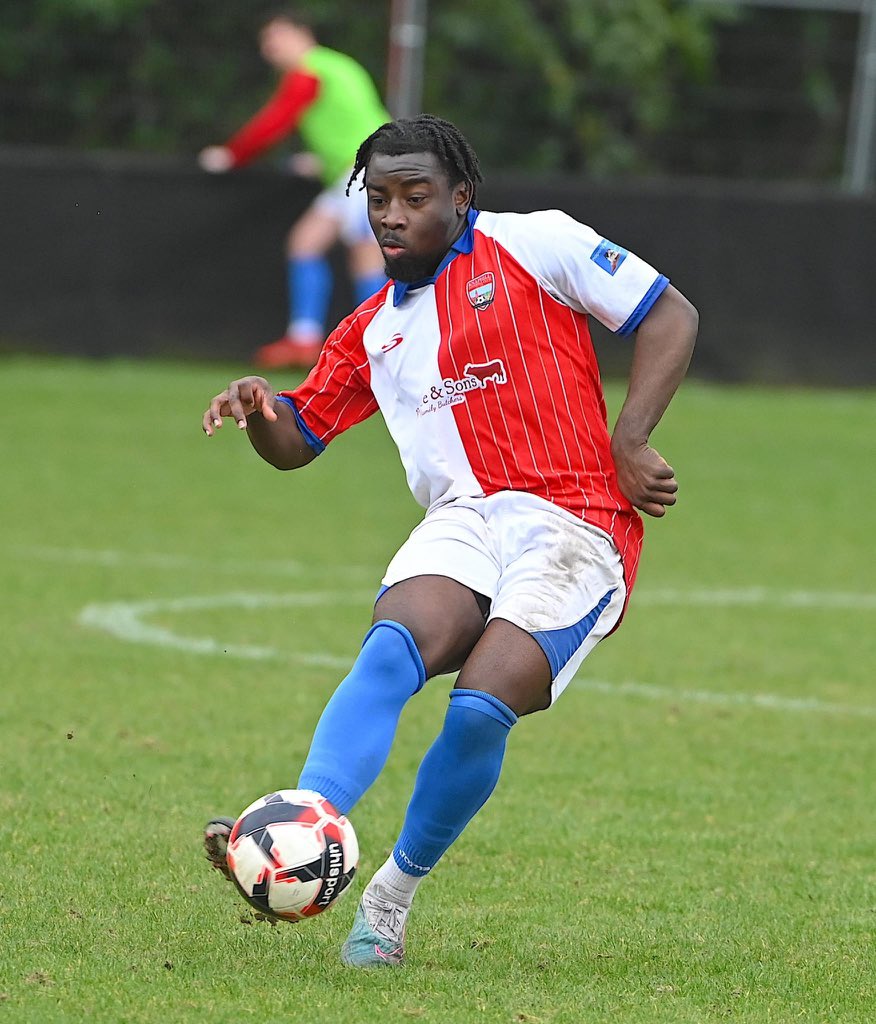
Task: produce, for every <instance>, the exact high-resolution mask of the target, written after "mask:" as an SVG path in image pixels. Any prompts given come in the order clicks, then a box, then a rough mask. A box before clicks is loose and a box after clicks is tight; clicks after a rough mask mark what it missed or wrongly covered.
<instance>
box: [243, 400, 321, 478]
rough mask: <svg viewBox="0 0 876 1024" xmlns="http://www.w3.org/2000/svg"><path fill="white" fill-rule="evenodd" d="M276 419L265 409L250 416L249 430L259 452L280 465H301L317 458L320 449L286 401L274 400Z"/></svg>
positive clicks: (278, 466) (270, 461)
mask: <svg viewBox="0 0 876 1024" xmlns="http://www.w3.org/2000/svg"><path fill="white" fill-rule="evenodd" d="M274 411H275V412H276V413H277V419H276V421H274V422H272V421H270V420H266V419H265V417H264V416H262V415H261V413H257V412H253V413H250V414H249V415H248V416H247V418H246V434H247V437H248V438H249V441H250V444H251V445H252V446H253V448H255V450H256V451H257V452H258V454H259V455H260V456H261V457H262V458H263V459H264V460H265V462H268V463H270V464H271V465H272V466H274V467H275V468H276V469H299V468H300V467H301V466H306V465H307V463H308V462H312V461H313V460H314V459H315V458H316V452H315V451H314V450H313V449H312V448H311V447H310V445H309V444H308V443H307V442H306V441H305V440H304V435H303V434H302V433H301V431H300V430H299V428H298V424H297V423H296V421H295V416H294V414H293V413H292V410H291V409H290V408H289V406H288V405H287V404H286V403H285V402H279V401H275V402H274Z"/></svg>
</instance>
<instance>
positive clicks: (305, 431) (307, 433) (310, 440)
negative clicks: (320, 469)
mask: <svg viewBox="0 0 876 1024" xmlns="http://www.w3.org/2000/svg"><path fill="white" fill-rule="evenodd" d="M277 401H278V402H285V404H286V405H288V406H289V408H290V409H291V410H292V415H293V416H294V417H295V422H296V423H297V424H298V429H299V430H300V431H301V436H302V437H303V438H304V440H305V441H306V442H307V444H308V445H309V447H311V448H312V449H313V450H314V451H315V452H316V454H317V455H322V453H323V452H324V451H325V444H324V443H323V442H322V441H320V439H319V438H318V437H317V436H316V434H314V432H313V431H312V430H311V429H310V427H308V425H307V424H306V423H305V422H304V420H303V419H302V418H301V413H300V412H299V411H298V406H297V405H296V404H295V403H294V402H293V401H292V399H291V398H290V397H289V396H288V395H277Z"/></svg>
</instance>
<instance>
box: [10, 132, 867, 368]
mask: <svg viewBox="0 0 876 1024" xmlns="http://www.w3.org/2000/svg"><path fill="white" fill-rule="evenodd" d="M315 191H316V187H315V186H314V185H311V184H310V183H305V182H303V181H301V180H298V179H294V178H290V177H286V176H283V175H281V174H278V173H275V172H273V171H271V170H268V169H263V168H255V169H252V170H247V171H241V172H237V173H235V174H231V175H226V176H222V177H211V176H207V175H205V174H202V173H201V172H200V171H199V170H198V169H197V168H195V167H193V166H191V164H188V163H183V162H182V161H175V160H159V159H153V158H150V159H146V158H142V157H138V158H134V157H131V156H128V155H82V154H71V153H68V152H51V151H31V150H24V149H13V148H7V149H5V150H3V149H0V225H2V236H0V237H2V276H0V346H2V347H3V348H4V349H6V350H7V351H8V350H13V351H31V352H52V353H56V352H63V353H71V354H80V355H89V356H107V355H116V354H119V355H143V356H147V355H156V354H160V355H178V356H193V357H199V358H200V357H215V358H228V359H233V360H239V361H241V362H245V361H246V359H247V357H248V355H249V353H250V352H251V351H252V350H253V349H254V348H255V347H257V346H258V345H260V344H262V343H264V342H266V341H271V340H273V339H274V338H276V337H278V336H279V335H280V334H282V332H283V328H284V326H285V317H286V298H285V283H284V266H283V241H284V236H285V234H286V231H287V230H288V227H289V225H290V224H291V223H292V221H293V220H294V219H295V217H296V216H297V214H298V213H299V212H300V211H301V210H302V209H304V207H305V206H306V205H307V203H308V202H309V201H310V199H311V198H312V196H313V195H314V194H315ZM481 206H482V207H483V208H485V209H509V210H520V211H525V210H534V209H543V208H546V207H560V208H562V209H565V210H566V211H567V212H569V213H571V214H572V215H573V216H575V217H577V218H578V219H580V220H583V221H585V222H586V223H588V224H591V225H592V226H593V227H594V228H595V229H596V230H597V231H599V232H601V233H603V234H605V235H606V236H607V237H608V238H610V239H611V240H612V241H615V242H618V243H620V244H621V245H624V246H626V247H628V248H630V249H632V250H634V251H635V252H638V253H639V255H641V256H643V257H644V258H645V259H647V260H649V262H651V263H653V264H654V265H655V266H657V267H658V268H659V269H660V270H662V271H663V272H664V273H665V274H667V275H668V276H669V277H670V278H671V279H672V280H673V282H674V283H675V284H676V286H677V287H679V288H680V289H681V290H682V291H683V292H685V294H687V295H688V297H689V298H690V299H691V300H692V301H693V302H694V303H695V305H697V306H698V308H699V310H700V315H701V330H700V340H699V343H698V346H697V353H696V357H695V363H694V372H695V373H697V374H698V375H699V376H703V377H709V378H715V379H723V380H728V381H763V382H770V383H807V384H825V385H865V384H873V383H876V358H874V351H876V329H874V324H876V198H874V197H872V196H871V197H869V198H866V199H852V198H850V197H846V196H843V195H839V194H836V193H833V192H826V191H824V190H813V189H811V188H810V189H805V190H804V189H795V190H788V189H779V188H776V187H772V188H768V187H765V186H757V187H755V186H751V187H747V186H743V185H738V184H737V185H733V184H727V183H718V182H671V183H663V182H661V183H656V182H653V183H641V182H639V183H634V184H623V185H621V184H619V185H605V184H595V183H593V182H588V181H580V182H579V181H573V180H569V179H561V180H552V181H548V180H539V181H533V180H531V179H526V180H524V179H515V178H513V177H511V176H508V175H502V174H499V173H491V174H489V175H488V182H487V184H486V185H485V186H483V188H482V194H481ZM342 255H343V254H342V253H341V252H338V253H335V254H334V256H333V261H334V264H335V269H336V271H337V276H338V281H339V287H338V290H337V293H336V297H335V302H334V308H333V321H336V320H338V319H340V317H341V316H343V315H344V313H345V312H347V311H348V309H349V308H350V305H351V298H350V292H349V287H348V285H347V282H346V279H345V276H344V267H343V259H342ZM594 333H595V335H596V338H597V347H598V349H599V351H600V358H601V359H602V362H603V366H604V369H605V370H606V372H608V373H612V372H615V371H617V372H620V371H622V370H624V369H625V366H626V362H627V359H628V354H629V349H630V343H629V341H625V340H623V339H616V338H612V337H611V336H609V335H608V334H607V332H605V331H603V330H601V329H598V328H597V329H596V330H595V331H594Z"/></svg>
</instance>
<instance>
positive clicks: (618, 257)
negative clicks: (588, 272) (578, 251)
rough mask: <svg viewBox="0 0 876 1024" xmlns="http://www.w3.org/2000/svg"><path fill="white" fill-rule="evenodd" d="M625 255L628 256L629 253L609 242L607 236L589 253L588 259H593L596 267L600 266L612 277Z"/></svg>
mask: <svg viewBox="0 0 876 1024" xmlns="http://www.w3.org/2000/svg"><path fill="white" fill-rule="evenodd" d="M627 256H629V253H628V252H627V250H626V249H622V248H621V247H620V246H619V245H615V244H614V242H609V240H608V239H607V238H603V239H602V241H601V242H600V243H599V245H597V246H596V248H595V249H594V250H593V252H592V253H591V254H590V259H592V260H593V262H594V263H595V264H596V266H597V267H602V269H603V270H604V271H606V273H608V274H611V276H612V277H614V275H615V273H616V272H617V270H618V269H619V268H620V265H621V264H622V263H623V261H624V260H625V259H626V258H627Z"/></svg>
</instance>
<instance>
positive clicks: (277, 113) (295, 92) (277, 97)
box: [225, 71, 319, 166]
mask: <svg viewBox="0 0 876 1024" xmlns="http://www.w3.org/2000/svg"><path fill="white" fill-rule="evenodd" d="M318 94H319V79H318V78H317V77H316V76H315V75H312V74H310V72H308V71H292V72H290V73H289V74H288V75H284V76H283V78H282V79H281V80H280V85H279V87H278V88H277V91H276V92H275V93H274V95H273V96H272V97H271V98H270V99H269V100H268V102H267V103H266V104H265V105H264V106H263V107H262V109H261V110H260V111H259V112H258V113H257V114H255V115H254V116H253V117H251V118H250V119H249V121H247V122H246V124H245V125H244V126H243V127H242V128H241V129H240V131H238V132H237V133H236V134H235V135H232V136H231V138H230V139H229V140H228V141H227V142H226V143H225V145H226V147H227V148H228V149H230V150H231V152H232V154H233V155H234V164H235V166H240V165H241V164H246V163H249V161H250V160H252V159H254V158H255V157H257V156H258V155H259V154H260V153H263V152H264V151H265V150H266V149H268V148H269V147H270V146H273V145H275V144H276V143H278V142H279V141H280V139H282V138H284V136H286V135H288V134H289V133H290V132H292V131H294V130H295V128H296V127H297V126H298V122H299V121H300V120H301V115H302V114H303V113H304V111H305V110H307V108H308V107H309V106H310V104H311V103H313V101H314V100H315V99H316V97H317V95H318Z"/></svg>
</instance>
